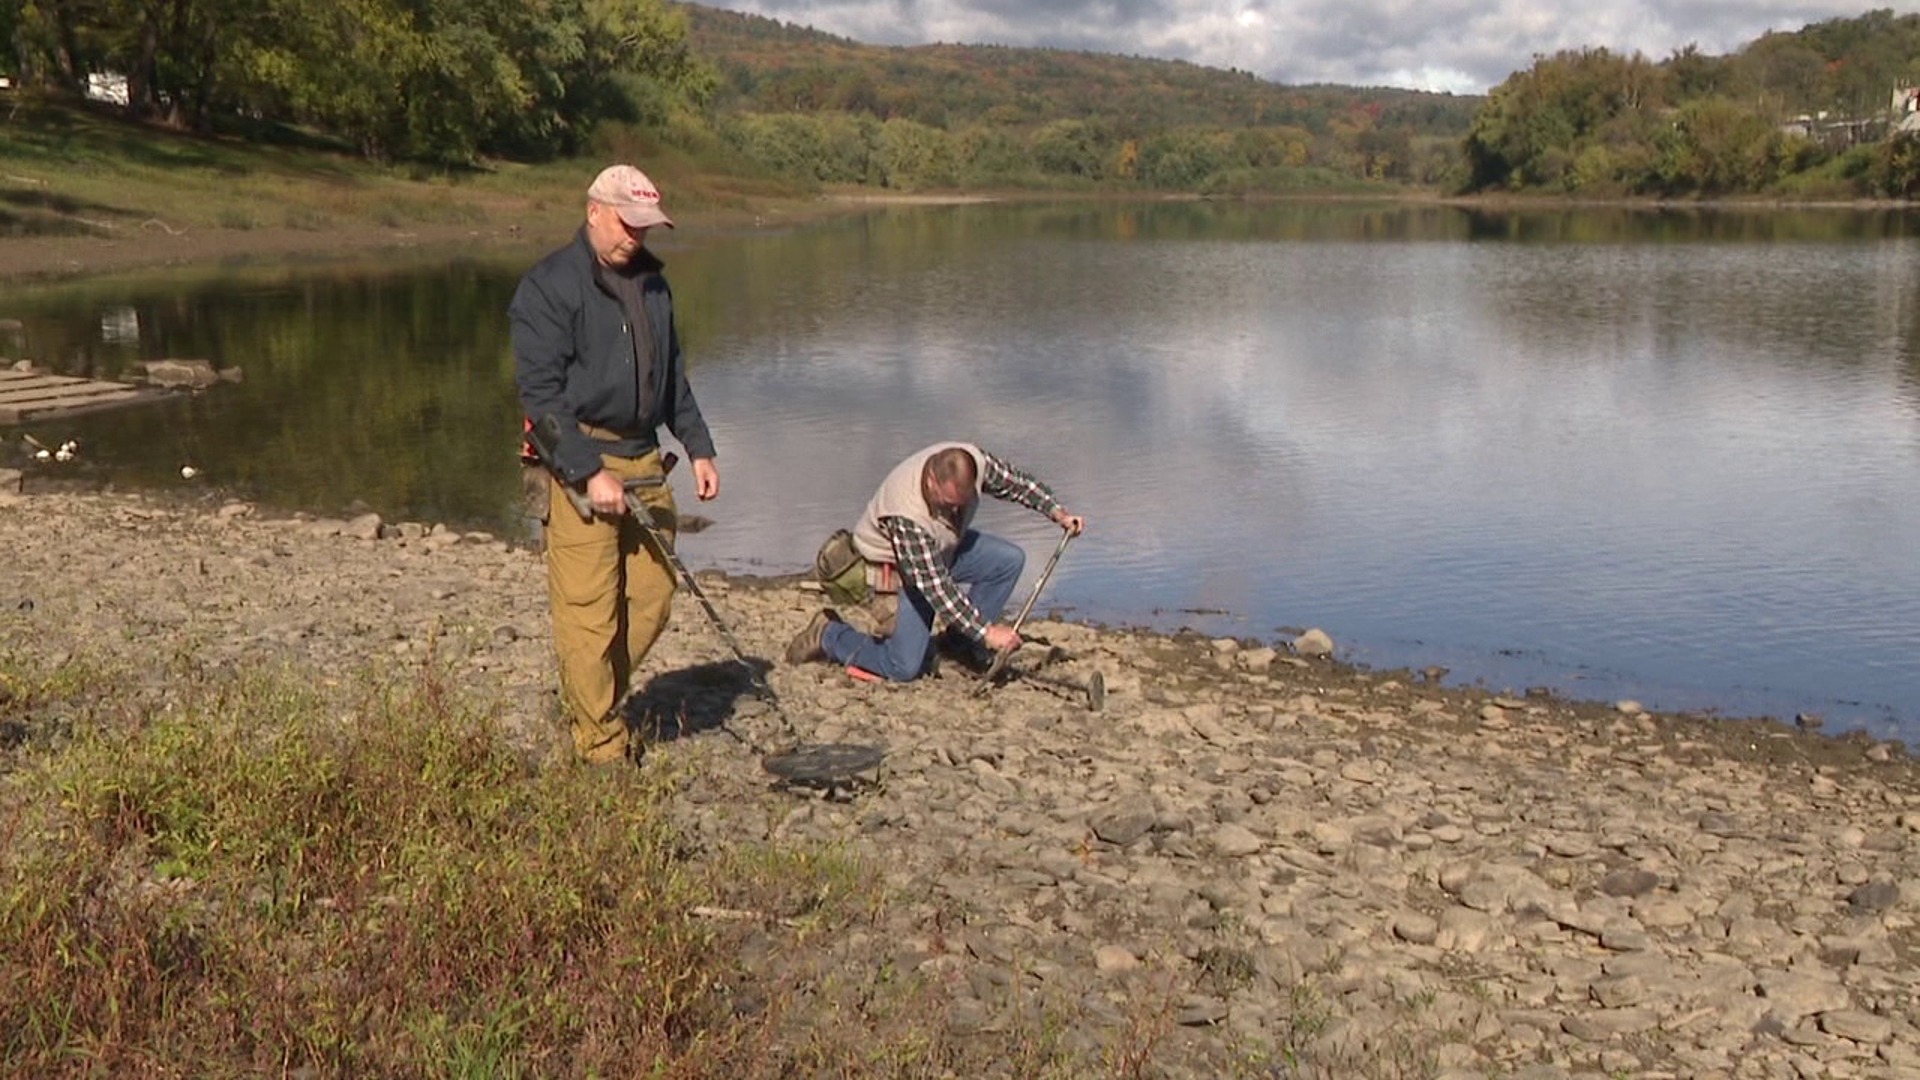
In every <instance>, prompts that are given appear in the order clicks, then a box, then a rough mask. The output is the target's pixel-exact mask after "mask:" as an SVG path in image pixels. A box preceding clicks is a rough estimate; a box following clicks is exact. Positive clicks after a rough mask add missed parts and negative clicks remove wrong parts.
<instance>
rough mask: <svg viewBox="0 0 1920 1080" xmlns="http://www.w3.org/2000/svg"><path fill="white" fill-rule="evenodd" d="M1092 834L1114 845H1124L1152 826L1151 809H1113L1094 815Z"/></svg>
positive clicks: (1142, 834) (1139, 836)
mask: <svg viewBox="0 0 1920 1080" xmlns="http://www.w3.org/2000/svg"><path fill="white" fill-rule="evenodd" d="M1090 824H1091V825H1092V827H1093V835H1095V836H1097V837H1099V838H1100V839H1102V840H1105V841H1106V842H1107V843H1109V844H1113V845H1114V846H1116V847H1126V846H1127V845H1128V844H1131V843H1133V842H1134V841H1135V840H1138V839H1140V838H1141V837H1143V836H1145V835H1147V832H1148V830H1150V829H1152V828H1153V811H1152V810H1150V809H1145V808H1136V809H1132V810H1114V811H1109V812H1108V813H1104V814H1100V815H1097V816H1096V817H1094V819H1093V821H1092V822H1090Z"/></svg>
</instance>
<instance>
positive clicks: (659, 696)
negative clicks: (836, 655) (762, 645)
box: [621, 657, 773, 743]
mask: <svg viewBox="0 0 1920 1080" xmlns="http://www.w3.org/2000/svg"><path fill="white" fill-rule="evenodd" d="M747 664H751V665H753V666H752V668H751V669H749V668H748V667H747ZM772 667H773V664H772V663H771V662H770V661H767V660H762V659H760V658H759V657H749V658H748V659H747V662H746V664H743V663H741V662H740V661H739V660H716V661H713V662H710V663H705V664H697V665H695V666H693V667H690V668H682V669H680V670H678V671H668V672H663V673H661V674H659V675H656V676H654V677H653V678H652V679H650V680H648V682H647V684H646V685H645V686H643V687H641V688H640V690H639V691H638V692H637V693H635V694H633V695H632V696H631V697H629V698H627V701H626V705H625V706H624V707H623V708H622V710H621V716H622V718H623V719H624V720H625V721H626V724H627V730H628V731H629V732H631V733H632V734H634V735H636V736H638V737H639V738H641V739H643V740H645V741H646V742H650V743H657V742H666V741H669V740H673V739H679V738H683V737H686V736H690V735H698V734H700V733H701V732H706V731H720V730H725V729H726V728H727V721H728V720H729V719H730V718H731V717H732V716H733V714H734V710H735V708H736V707H737V705H738V704H739V701H740V699H741V698H743V697H747V698H756V697H759V696H760V695H759V694H758V692H757V689H758V683H759V681H760V680H763V679H765V678H766V673H767V671H768V670H769V669H771V668H772Z"/></svg>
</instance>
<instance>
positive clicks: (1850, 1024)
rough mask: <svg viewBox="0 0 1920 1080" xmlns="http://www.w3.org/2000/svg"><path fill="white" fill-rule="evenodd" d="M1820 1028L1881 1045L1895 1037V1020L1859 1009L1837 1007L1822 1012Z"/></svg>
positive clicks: (1831, 1032)
mask: <svg viewBox="0 0 1920 1080" xmlns="http://www.w3.org/2000/svg"><path fill="white" fill-rule="evenodd" d="M1820 1030H1821V1031H1824V1032H1826V1033H1827V1034H1829V1035H1837V1036H1839V1037H1840V1038H1842V1039H1852V1040H1853V1041H1854V1042H1857V1043H1865V1044H1867V1045H1868V1046H1879V1045H1880V1044H1881V1043H1884V1042H1887V1041H1889V1040H1891V1039H1892V1038H1893V1021H1891V1020H1889V1019H1887V1018H1886V1017H1884V1016H1875V1015H1874V1014H1872V1013H1870V1012H1861V1011H1860V1010H1858V1009H1835V1010H1833V1011H1832V1012H1824V1013H1821V1014H1820Z"/></svg>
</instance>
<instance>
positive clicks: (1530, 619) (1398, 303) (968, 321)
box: [0, 203, 1920, 739]
mask: <svg viewBox="0 0 1920 1080" xmlns="http://www.w3.org/2000/svg"><path fill="white" fill-rule="evenodd" d="M1914 220H1915V219H1914V217H1913V216H1912V215H1910V214H1900V213H1865V214H1852V213H1836V212H1827V213H1819V212H1804V213H1802V212H1792V213H1774V214H1759V213H1751V212H1717V211H1704V210H1702V211H1692V212H1687V213H1633V212H1627V211H1617V210H1607V211H1577V212H1575V211H1569V212H1556V213H1545V214H1541V213H1525V214H1523V213H1506V212H1499V213H1494V212H1484V211H1468V210H1462V209H1457V208H1452V207H1446V206H1437V205H1435V206H1420V207H1405V206H1379V205H1369V204H1364V203H1334V204H1278V205H1242V204H1212V203H1170V204H1150V205H1098V204H1072V205H1059V206H1004V207H1000V206H984V207H961V208H944V209H941V208H935V209H913V210H892V211H883V212H877V213H874V214H871V215H866V216H863V217H860V218H856V219H848V220H843V221H838V222H832V223H828V224H825V225H822V226H819V227H814V228H809V229H805V230H795V231H791V232H787V233H782V234H776V235H772V236H762V237H755V238H743V239H738V240H731V239H730V240H726V241H715V242H708V243H704V244H703V243H700V242H698V238H697V234H695V230H692V229H686V230H681V231H682V232H684V233H687V234H689V235H688V236H685V237H682V236H675V237H674V238H672V241H671V242H672V243H674V244H678V245H679V246H677V247H671V246H670V247H668V248H666V249H665V251H664V254H665V255H666V257H667V260H668V264H669V276H670V277H671V279H672V281H673V284H674V287H675V292H676V295H677V297H678V299H679V303H680V312H681V317H682V322H683V336H684V338H685V340H686V342H687V345H688V348H689V352H690V355H691V357H692V365H691V369H692V377H693V380H694V383H695V387H696V391H697V392H698V394H699V396H700V398H701V401H702V404H703V407H704V410H705V412H706V413H707V415H708V417H709V419H710V421H711V422H712V425H713V428H714V431H715V436H716V439H717V440H718V442H719V445H720V450H721V466H722V473H723V478H724V483H723V490H724V492H725V494H724V495H723V498H722V500H721V501H720V502H719V503H718V504H716V505H714V506H713V507H712V508H711V512H712V514H713V516H714V517H715V518H716V521H717V524H716V525H715V527H714V528H712V529H710V530H708V531H707V532H704V533H701V534H698V535H697V536H691V537H689V538H688V540H687V549H688V556H689V558H690V560H691V561H693V562H694V563H695V564H696V565H709V566H711V565H718V566H723V567H726V568H729V569H749V570H767V571H781V572H785V571H792V570H797V569H799V568H800V567H802V566H804V565H806V563H807V561H808V559H809V558H810V556H811V554H812V551H813V547H814V545H815V544H816V543H817V542H818V540H819V538H820V537H821V536H822V535H824V533H825V532H826V531H827V530H829V529H831V528H832V527H834V526H836V525H839V524H843V523H844V522H845V521H846V519H847V518H849V517H850V516H851V515H852V514H853V513H854V512H855V511H857V509H858V508H859V506H860V505H861V504H862V502H864V500H865V498H866V497H867V495H868V494H869V492H870V488H871V486H872V484H873V483H875V482H876V481H877V480H878V478H879V477H880V476H881V475H882V474H884V472H885V471H886V469H887V468H888V467H889V466H890V465H891V464H892V463H893V462H894V461H895V460H897V459H898V458H899V457H901V456H903V455H904V454H906V453H908V452H910V451H911V450H913V449H915V448H917V447H919V446H921V445H923V444H925V443H926V442H928V441H931V440H933V439H936V438H944V437H967V438H973V439H977V440H978V441H980V442H982V443H984V444H985V445H987V446H988V447H990V448H992V449H994V450H995V451H997V452H999V453H1002V454H1005V455H1006V456H1008V457H1010V458H1012V459H1013V460H1015V461H1017V462H1019V463H1021V464H1024V465H1027V466H1029V467H1031V468H1032V469H1033V470H1034V471H1036V472H1038V473H1040V474H1041V475H1042V476H1044V477H1046V478H1047V479H1049V480H1050V481H1052V482H1053V483H1054V484H1055V485H1056V486H1057V487H1058V488H1059V490H1060V491H1061V493H1062V494H1063V495H1064V496H1065V497H1066V498H1067V500H1068V501H1069V504H1070V505H1072V506H1073V508H1074V509H1076V510H1079V511H1082V512H1084V513H1086V514H1088V515H1089V517H1090V518H1091V521H1092V531H1091V532H1090V534H1089V536H1088V538H1087V539H1086V540H1085V541H1083V542H1081V543H1079V544H1076V545H1075V546H1074V548H1073V550H1072V552H1071V553H1070V555H1069V556H1068V558H1067V559H1066V560H1065V561H1063V563H1062V565H1061V569H1060V572H1059V574H1058V575H1057V576H1056V578H1055V579H1054V583H1053V585H1052V586H1051V587H1050V592H1049V601H1050V602H1051V603H1053V604H1057V605H1061V606H1067V607H1071V608H1074V609H1076V610H1078V611H1079V612H1080V613H1081V614H1083V615H1087V616H1090V617H1094V618H1100V619H1106V620H1110V621H1122V622H1140V623H1149V624H1153V625H1159V626H1163V627H1170V626H1177V625H1182V624H1187V625H1192V626H1194V627H1196V628H1198V629H1202V630H1204V631H1206V632H1209V633H1222V632H1225V633H1236V634H1245V635H1251V636H1258V637H1269V636H1272V635H1274V634H1276V633H1278V632H1282V631H1283V630H1291V629H1296V628H1299V627H1302V626H1305V625H1319V626H1322V627H1325V628H1326V629H1328V630H1329V631H1330V632H1332V633H1333V634H1334V636H1335V637H1336V639H1338V640H1339V641H1341V642H1342V644H1343V646H1344V647H1345V648H1346V649H1347V651H1348V654H1349V655H1351V656H1354V657H1357V658H1359V659H1362V660H1364V661H1367V662H1373V663H1378V664H1382V665H1403V664H1404V665H1413V666H1422V665H1426V664H1441V665H1444V666H1448V667H1451V668H1453V669H1454V671H1455V672H1456V674H1459V675H1463V676H1464V677H1466V678H1468V679H1484V680H1486V681H1488V682H1489V683H1490V684H1492V685H1495V686H1502V687H1516V688H1517V687H1522V686H1526V685H1533V684H1539V685H1551V686H1555V687H1558V688H1560V689H1571V690H1575V691H1577V692H1580V693H1582V694H1583V695H1584V696H1595V697H1613V696H1634V697H1639V698H1641V699H1643V700H1647V701H1649V702H1650V703H1654V704H1660V705H1667V706H1672V707H1683V708H1713V707H1718V708H1722V709H1726V710H1729V711H1733V712H1737V713H1749V712H1771V713H1776V714H1785V713H1791V712H1793V711H1796V710H1799V709H1803V708H1805V709H1811V710H1813V711H1819V712H1822V713H1824V714H1826V715H1827V716H1828V718H1829V719H1830V720H1831V721H1833V722H1834V723H1835V724H1836V726H1846V725H1849V724H1854V725H1865V726H1871V727H1874V728H1875V730H1878V731H1881V732H1883V733H1885V732H1892V731H1898V732H1900V733H1903V734H1905V735H1906V737H1908V738H1910V739H1911V738H1915V737H1916V735H1920V731H1916V730H1915V728H1914V725H1915V723H1916V722H1920V721H1916V718H1917V717H1920V673H1916V672H1915V671H1913V670H1912V667H1911V664H1910V654H1911V649H1912V630H1911V628H1912V627H1913V626H1914V625H1916V624H1920V566H1916V564H1915V561H1914V560H1913V559H1912V558H1911V555H1910V554H1909V552H1910V550H1911V548H1912V546H1913V537H1914V536H1915V535H1916V532H1917V531H1920V468H1916V465H1920V423H1916V419H1917V418H1920V405H1917V401H1920V398H1917V395H1916V392H1915V384H1916V376H1917V375H1920V358H1917V355H1916V340H1917V339H1916V330H1920V327H1916V313H1915V300H1914V296H1915V292H1916V286H1920V245H1917V244H1916V242H1915V240H1914V231H1915V230H1914ZM534 254H535V253H534V252H530V251H529V252H516V253H513V254H512V255H511V256H505V257H502V258H498V259H486V260H467V261H461V262H457V263H451V264H448V263H441V264H435V265H427V266H412V267H383V268H369V267H342V268H334V269H327V270H307V271H299V272H273V273H261V272H257V271H221V272H215V273H208V274H201V275H197V276H192V277H177V276H176V277H167V278H129V279H118V280H115V279H108V280H102V281H93V282H87V283H82V284H77V285H71V286H62V287H55V288H46V289H38V290H33V291H29V292H22V293H19V294H17V295H14V296H10V297H8V298H7V307H8V310H0V317H9V316H12V317H19V318H22V319H23V320H24V322H25V324H26V325H25V332H26V333H27V334H28V335H29V336H30V337H31V338H32V344H33V347H34V348H36V349H37V350H38V355H39V357H40V358H42V359H45V360H50V361H53V362H54V363H56V364H57V365H59V366H62V367H63V368H65V369H67V370H71V371H74V372H75V373H89V374H101V375H112V374H115V373H117V372H121V371H124V370H126V366H127V365H128V364H130V363H132V362H133V361H135V360H137V359H151V358H156V357H160V356H169V355H171V356H203V357H206V358H209V359H212V360H214V361H215V362H216V363H217V364H219V365H221V366H228V365H236V364H237V365H240V366H242V367H243V368H244V369H245V372H246V381H245V382H244V383H243V384H242V385H240V386H236V387H225V386H223V387H219V388H216V389H215V390H214V391H211V392H209V393H207V394H206V395H203V396H201V397H198V398H194V399H190V400H184V401H181V402H178V403H175V404H173V405H170V406H168V407H165V408H159V409H148V410H144V411H130V412H122V413H114V414H109V415H103V416H98V417H94V418H89V419H85V420H76V421H73V422H71V423H70V424H68V425H62V426H61V428H60V429H59V430H49V431H47V432H44V433H42V437H43V438H45V437H46V436H47V435H53V436H56V437H66V435H67V434H68V432H69V430H71V431H72V432H74V433H78V434H80V435H81V436H82V437H84V438H86V439H87V440H88V443H89V446H90V448H91V450H92V456H91V461H92V465H91V467H93V468H96V469H101V470H104V471H107V472H110V473H112V474H113V475H114V476H115V477H116V478H130V479H132V480H134V481H136V482H145V483H155V484H158V483H169V482H170V483H175V484H177V483H178V482H179V481H178V478H177V475H176V472H175V471H176V469H177V464H178V462H180V461H182V460H186V459H190V458H191V459H195V460H197V461H199V462H202V463H204V464H205V465H206V466H207V467H208V468H209V471H210V473H211V474H213V475H214V476H215V477H216V478H217V479H219V480H221V481H222V482H225V483H229V484H233V485H235V486H238V487H240V488H241V489H243V490H244V491H246V492H247V493H249V494H252V495H253V496H255V497H260V498H265V499H268V500H270V501H275V502H278V503H280V504H282V505H286V506H295V507H303V508H312V509H321V510H338V509H340V508H342V507H344V506H345V505H346V504H347V503H348V502H350V501H351V500H354V499H359V500H364V501H365V502H366V503H368V504H371V505H372V506H374V507H375V508H376V509H379V510H380V511H381V512H383V513H385V514H387V515H388V516H389V517H407V516H412V517H422V518H448V519H453V520H456V521H463V522H474V523H487V524H491V525H493V526H495V527H497V528H512V526H513V521H512V506H513V493H514V471H513V470H514V466H513V464H512V458H511V450H512V445H513V435H512V432H513V428H514V424H515V413H514V406H513V399H512V386H511V361H510V358H509V356H508V349H507V342H506V326H505V320H504V317H503V315H502V314H501V313H502V311H503V310H504V306H505V303H506V298H507V296H508V294H509V293H510V291H511V289H512V287H513V283H514V281H515V280H516V279H517V277H518V275H519V274H520V273H521V271H522V270H523V269H524V268H525V266H526V265H527V264H528V262H529V261H530V259H531V258H532V257H533V255H534ZM127 310H130V311H132V312H133V313H134V316H135V320H136V321H137V325H138V334H137V340H136V341H134V342H127V341H125V340H112V339H113V338H114V337H115V335H109V334H106V333H103V323H102V319H103V318H104V317H106V316H107V313H109V312H122V311H127ZM116 318H117V319H118V320H119V321H118V322H116V323H115V325H117V326H122V327H124V326H125V325H126V320H125V317H124V315H120V316H116ZM118 337H119V338H122V339H124V338H125V337H126V335H125V334H124V333H122V334H119V335H118ZM989 521H990V522H991V524H992V527H995V528H997V529H1000V530H1002V531H1006V532H1008V533H1010V534H1011V535H1013V536H1014V537H1016V538H1017V539H1020V540H1022V541H1023V542H1025V543H1027V544H1028V546H1029V548H1030V550H1033V551H1035V552H1036V553H1044V552H1045V551H1046V550H1047V549H1048V548H1049V547H1050V538H1049V536H1048V530H1047V526H1046V525H1045V524H1044V523H1042V522H1040V521H1039V520H1038V519H1037V518H1033V517H1031V516H1027V515H1024V514H1021V513H1019V512H1014V511H1003V510H999V509H992V510H990V512H989ZM1034 561H1035V563H1036V564H1037V563H1038V561H1039V559H1038V558H1036V559H1035V560H1034ZM1036 569H1037V567H1036ZM1214 612H1218V614H1213V613H1214Z"/></svg>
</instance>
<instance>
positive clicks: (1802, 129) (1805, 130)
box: [1780, 84, 1920, 151]
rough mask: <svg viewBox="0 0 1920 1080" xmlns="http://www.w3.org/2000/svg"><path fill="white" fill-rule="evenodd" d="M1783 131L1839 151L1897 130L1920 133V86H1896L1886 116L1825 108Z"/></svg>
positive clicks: (1793, 121)
mask: <svg viewBox="0 0 1920 1080" xmlns="http://www.w3.org/2000/svg"><path fill="white" fill-rule="evenodd" d="M1780 130H1781V131H1783V132H1785V133H1786V134H1788V135H1797V136H1799V137H1800V138H1802V139H1812V140H1814V141H1815V142H1821V143H1825V144H1826V145H1827V147H1828V149H1831V150H1836V151H1837V150H1844V149H1846V148H1847V147H1849V146H1858V145H1860V144H1861V143H1871V142H1879V141H1880V140H1881V139H1884V138H1887V137H1888V136H1890V135H1894V134H1898V133H1904V132H1914V133H1920V86H1907V85H1905V84H1900V85H1896V86H1895V87H1894V88H1893V97H1892V99H1891V101H1890V102H1889V104H1888V108H1887V113H1886V115H1884V116H1878V115H1876V116H1867V117H1860V118H1855V117H1847V116H1833V115H1830V114H1829V113H1827V112H1826V111H1825V110H1822V111H1820V112H1818V113H1813V114H1805V115H1801V116H1796V117H1794V118H1793V119H1791V120H1789V121H1787V122H1786V123H1784V124H1781V125H1780Z"/></svg>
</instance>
